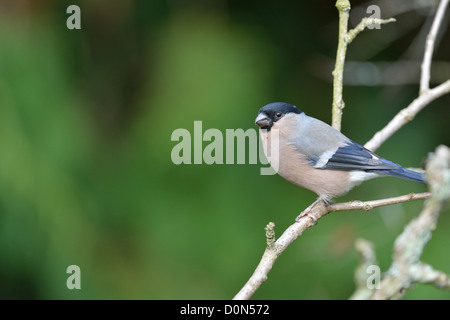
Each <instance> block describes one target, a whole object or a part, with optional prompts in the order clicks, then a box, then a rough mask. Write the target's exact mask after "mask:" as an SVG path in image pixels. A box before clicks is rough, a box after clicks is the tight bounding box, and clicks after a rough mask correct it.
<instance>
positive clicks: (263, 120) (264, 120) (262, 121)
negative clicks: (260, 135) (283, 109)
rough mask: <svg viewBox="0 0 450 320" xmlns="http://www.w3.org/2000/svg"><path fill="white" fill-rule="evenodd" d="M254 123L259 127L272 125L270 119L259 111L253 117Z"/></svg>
mask: <svg viewBox="0 0 450 320" xmlns="http://www.w3.org/2000/svg"><path fill="white" fill-rule="evenodd" d="M255 124H257V125H258V126H259V127H260V128H264V127H270V126H271V125H272V120H270V118H269V117H267V116H266V115H265V114H264V113H262V112H261V113H258V116H257V117H256V119H255Z"/></svg>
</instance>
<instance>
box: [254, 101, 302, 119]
mask: <svg viewBox="0 0 450 320" xmlns="http://www.w3.org/2000/svg"><path fill="white" fill-rule="evenodd" d="M259 112H264V113H265V114H266V115H268V116H270V115H272V114H275V113H281V114H283V115H284V114H287V113H297V114H300V113H302V112H303V111H301V110H300V109H299V108H297V107H296V106H293V105H292V104H289V103H286V102H272V103H269V104H266V105H265V106H264V107H262V108H261V109H259Z"/></svg>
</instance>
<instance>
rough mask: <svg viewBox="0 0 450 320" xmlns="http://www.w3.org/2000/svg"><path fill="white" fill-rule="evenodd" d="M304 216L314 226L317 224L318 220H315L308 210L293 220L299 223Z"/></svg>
mask: <svg viewBox="0 0 450 320" xmlns="http://www.w3.org/2000/svg"><path fill="white" fill-rule="evenodd" d="M304 216H308V217H310V218H311V219H312V221H313V222H314V225H316V224H317V222H318V220H317V218H316V217H315V216H314V215H313V214H312V213H311V211H309V210H305V211H303V212H302V213H300V214H299V215H298V216H297V218H295V222H299V221H300V219H301V218H303V217H304Z"/></svg>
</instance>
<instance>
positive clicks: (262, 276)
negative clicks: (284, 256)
mask: <svg viewBox="0 0 450 320" xmlns="http://www.w3.org/2000/svg"><path fill="white" fill-rule="evenodd" d="M429 196H430V193H429V192H424V193H418V194H414V193H411V194H407V195H403V196H399V197H393V198H387V199H380V200H373V201H366V202H362V201H350V202H345V203H333V204H331V205H328V206H327V205H325V204H324V203H323V202H322V201H320V202H317V204H316V205H315V206H313V207H311V208H310V211H309V213H310V215H313V216H314V217H315V218H316V219H317V220H319V219H320V218H322V217H323V216H325V215H327V214H328V213H330V212H333V211H345V210H366V211H368V210H371V209H373V208H375V207H380V206H385V205H390V204H395V203H403V202H408V201H412V200H419V199H426V198H428V197H429ZM314 225H315V221H314V219H310V217H309V216H307V215H306V216H304V217H302V218H300V219H299V220H298V221H297V222H296V223H294V224H293V225H291V226H290V227H289V228H287V229H286V231H285V232H284V233H283V234H282V235H281V237H279V238H278V240H276V241H275V242H274V243H271V245H270V246H267V247H266V250H265V251H264V254H263V257H262V258H261V261H260V263H259V264H258V266H257V267H256V270H255V271H254V273H253V275H252V276H251V277H250V279H249V280H248V281H247V283H246V284H245V285H244V287H243V288H242V289H241V290H240V291H239V292H238V293H237V294H236V296H235V297H234V299H235V300H243V299H249V298H250V297H251V296H252V295H253V293H255V291H256V290H258V288H259V287H260V286H261V284H262V283H263V282H264V281H266V280H267V274H268V273H269V271H270V270H271V269H272V267H273V265H274V263H275V261H276V260H277V258H278V257H279V256H280V255H281V253H282V252H283V251H284V250H285V249H286V248H287V247H288V246H289V245H290V244H291V243H292V242H293V241H294V240H295V239H297V238H298V237H299V236H300V235H301V234H302V233H303V231H305V230H306V229H309V228H310V227H312V226H314ZM272 231H273V230H272Z"/></svg>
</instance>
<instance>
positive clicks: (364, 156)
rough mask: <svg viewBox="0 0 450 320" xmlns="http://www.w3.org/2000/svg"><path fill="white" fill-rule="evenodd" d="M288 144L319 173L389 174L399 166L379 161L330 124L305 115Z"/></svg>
mask: <svg viewBox="0 0 450 320" xmlns="http://www.w3.org/2000/svg"><path fill="white" fill-rule="evenodd" d="M292 132H295V134H294V137H293V138H292V139H290V140H289V143H290V144H292V145H293V146H294V147H295V148H296V149H297V151H298V152H299V153H301V154H302V155H304V156H305V157H306V159H308V160H309V161H310V162H311V164H312V166H313V167H315V168H318V169H330V170H349V171H350V170H390V169H398V168H399V165H397V164H395V163H393V162H391V161H389V160H386V159H383V158H380V157H378V156H377V155H375V154H374V153H373V152H371V151H370V150H368V149H366V148H364V147H363V146H361V145H360V144H358V143H356V142H354V141H352V140H350V139H349V138H347V137H346V136H345V135H344V134H342V133H341V132H340V131H338V130H336V129H334V128H333V127H331V126H329V125H328V124H326V123H324V122H322V121H320V120H318V119H315V118H312V117H309V116H307V115H305V114H302V115H301V117H300V118H299V119H298V122H297V126H296V129H295V130H293V131H292Z"/></svg>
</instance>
